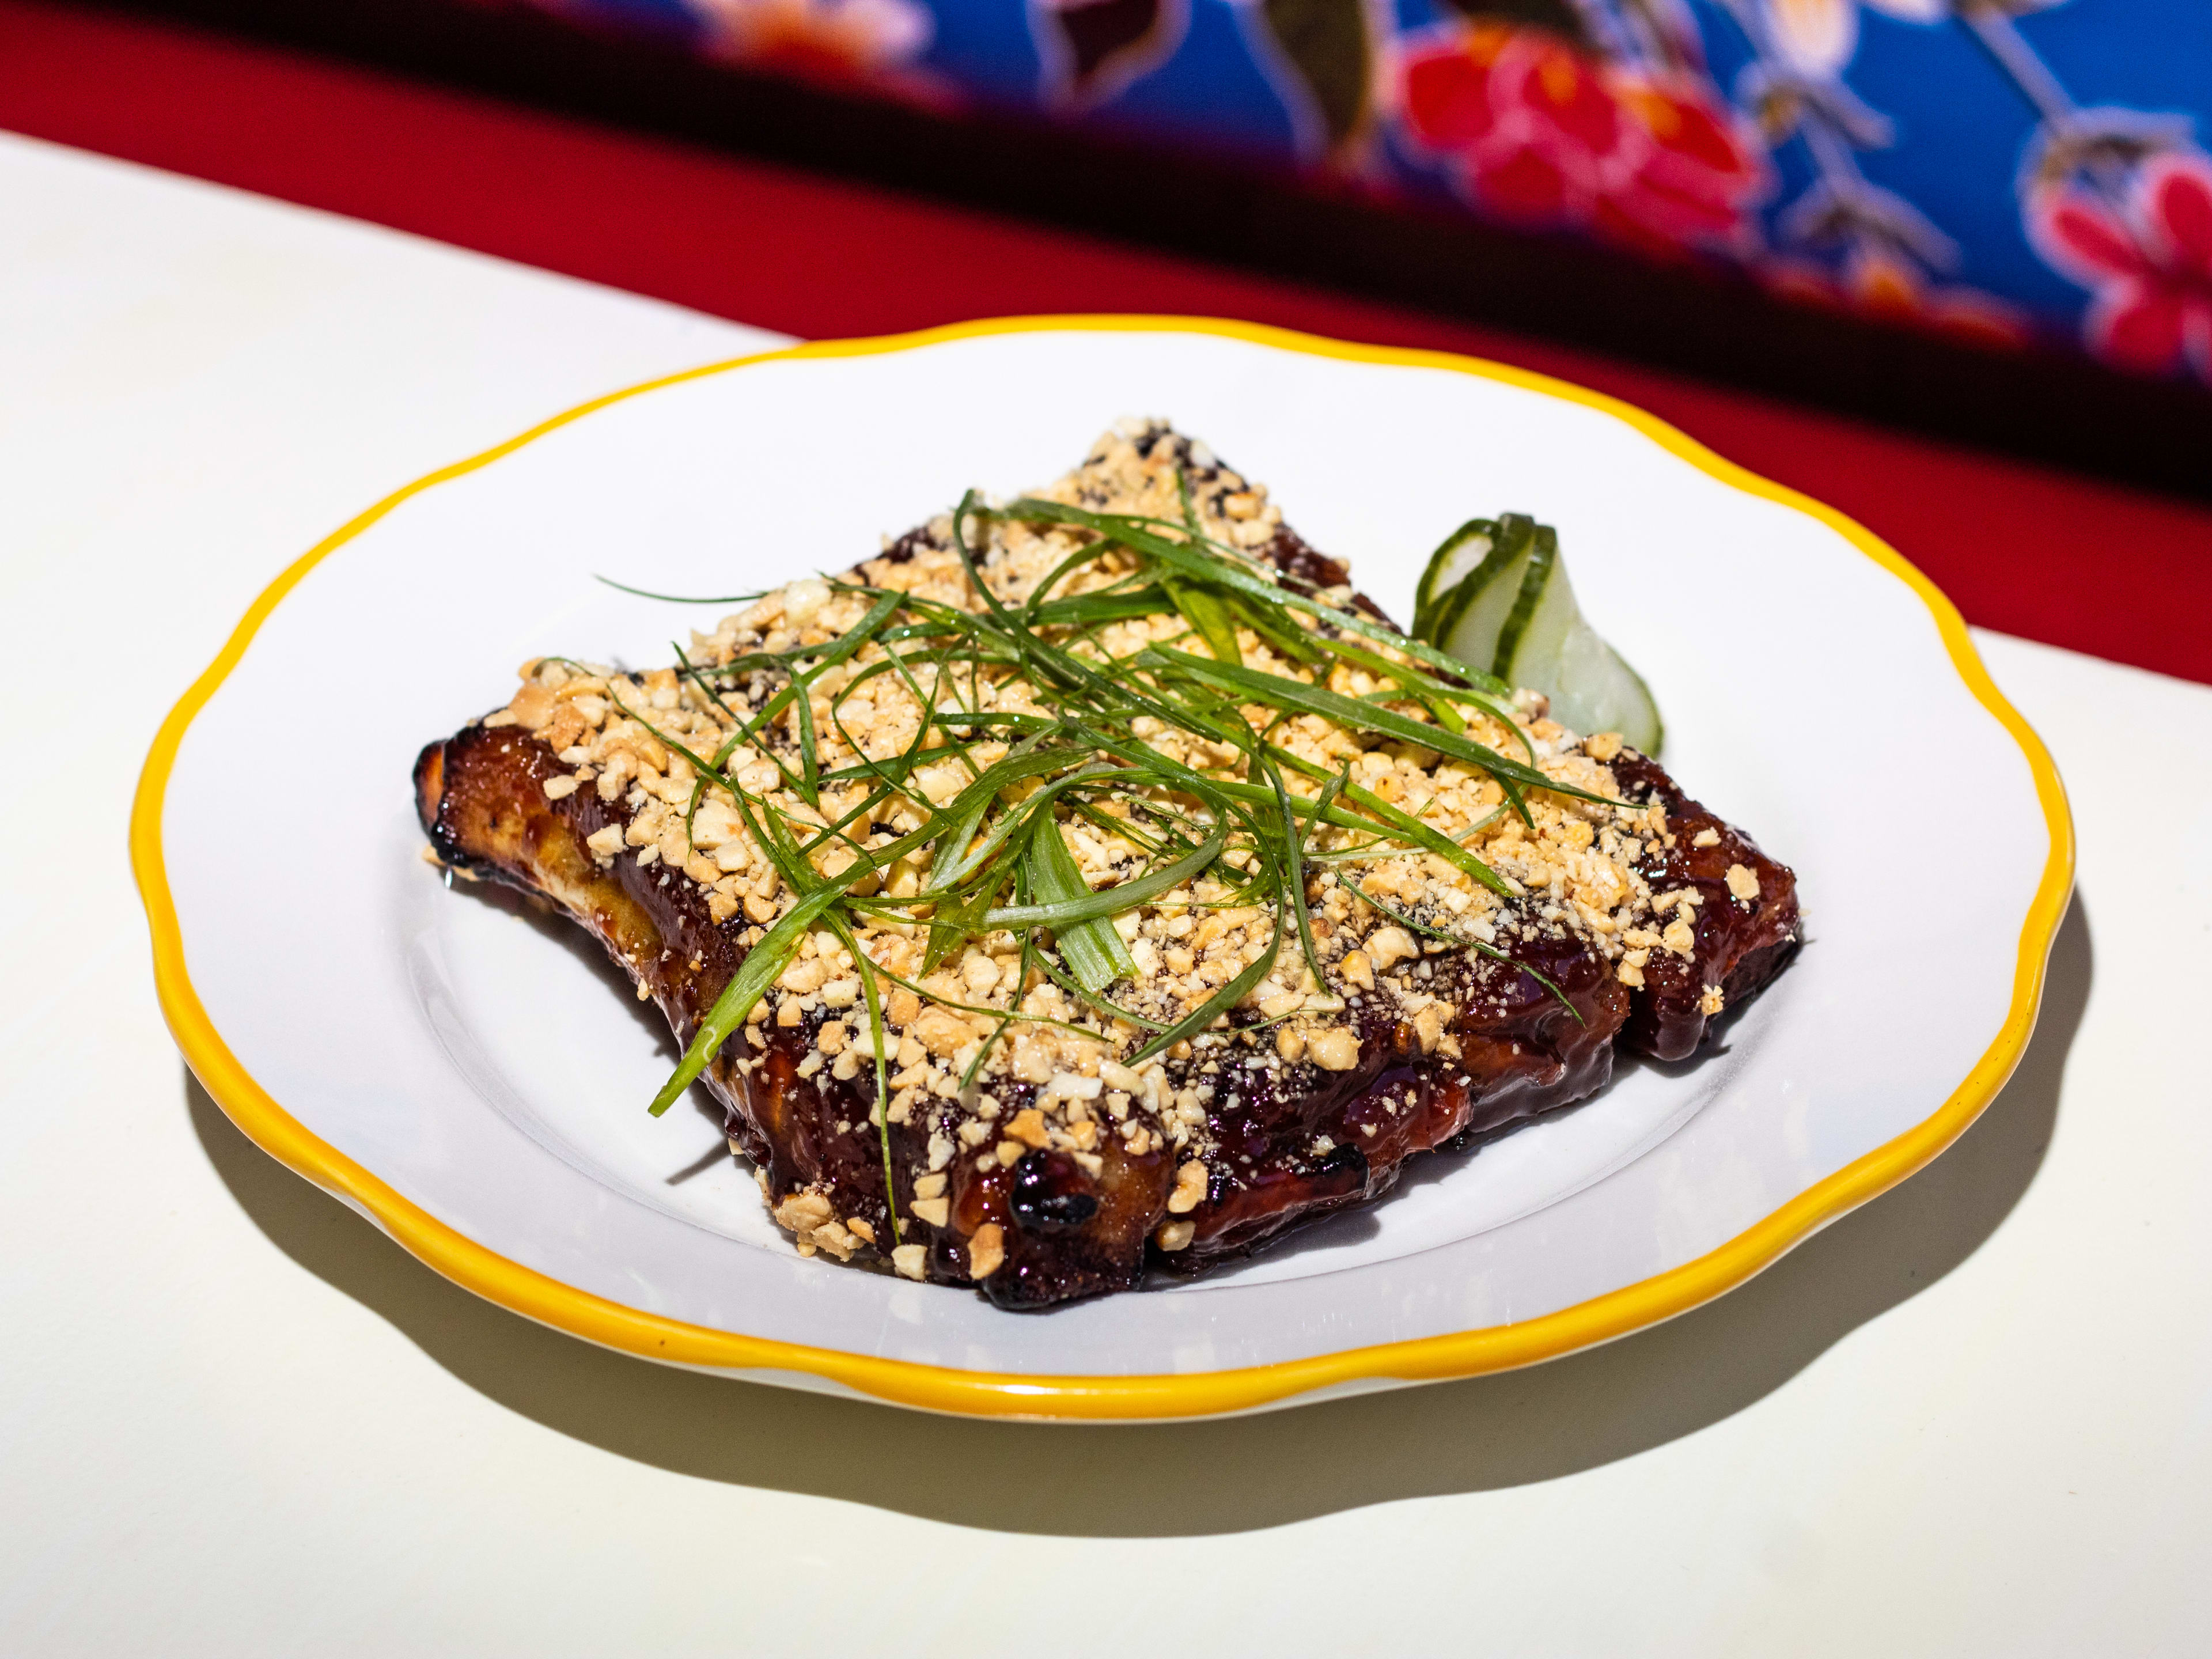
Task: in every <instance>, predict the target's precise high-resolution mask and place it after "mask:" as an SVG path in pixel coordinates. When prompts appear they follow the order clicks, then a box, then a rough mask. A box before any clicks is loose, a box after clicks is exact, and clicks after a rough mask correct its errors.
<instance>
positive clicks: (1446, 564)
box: [1416, 513, 1665, 755]
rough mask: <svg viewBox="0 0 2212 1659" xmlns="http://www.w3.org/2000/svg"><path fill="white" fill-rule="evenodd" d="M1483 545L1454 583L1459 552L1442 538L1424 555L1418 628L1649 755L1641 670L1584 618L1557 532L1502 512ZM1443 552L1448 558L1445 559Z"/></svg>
mask: <svg viewBox="0 0 2212 1659" xmlns="http://www.w3.org/2000/svg"><path fill="white" fill-rule="evenodd" d="M1489 539H1490V542H1491V549H1490V551H1489V552H1488V553H1487V554H1486V555H1485V556H1483V558H1482V559H1481V560H1480V562H1478V563H1476V564H1475V565H1474V568H1472V569H1468V571H1467V574H1464V575H1462V576H1460V577H1459V578H1458V580H1457V581H1456V582H1455V583H1452V584H1450V585H1447V583H1446V581H1445V580H1444V579H1446V578H1448V577H1449V576H1451V575H1452V574H1454V570H1455V563H1456V565H1457V567H1458V568H1465V557H1464V555H1463V553H1462V552H1460V551H1456V550H1453V544H1451V543H1449V542H1447V543H1446V544H1445V546H1444V547H1443V548H1440V549H1438V550H1437V556H1435V557H1434V558H1432V559H1431V561H1430V571H1431V574H1432V575H1433V576H1434V577H1435V578H1436V580H1433V581H1431V580H1429V578H1428V577H1426V576H1425V578H1424V585H1425V587H1427V588H1428V589H1429V593H1428V605H1427V614H1426V616H1425V617H1423V618H1422V620H1423V621H1424V622H1425V623H1426V624H1427V627H1426V628H1425V629H1423V628H1419V627H1417V629H1416V632H1417V633H1418V634H1419V635H1420V636H1421V637H1423V638H1425V639H1427V640H1428V641H1429V642H1430V643H1431V644H1433V645H1436V646H1437V647H1439V648H1441V649H1443V650H1444V651H1447V652H1449V653H1450V654H1451V655H1453V656H1455V657H1457V658H1458V659H1460V660H1461V661H1462V662H1464V663H1467V664H1468V665H1471V666H1473V667H1476V668H1480V669H1483V670H1485V671H1487V672H1490V673H1492V674H1495V675H1496V676H1497V677H1498V678H1499V679H1501V680H1504V682H1505V683H1506V684H1509V685H1525V686H1528V687H1529V688H1530V689H1531V690H1537V691H1541V692H1542V693H1544V695H1545V696H1547V697H1549V698H1550V699H1551V701H1552V714H1553V718H1554V719H1555V720H1558V721H1559V723H1560V724H1561V725H1563V726H1566V727H1568V728H1569V729H1570V730H1571V731H1576V732H1620V735H1621V737H1622V738H1624V739H1625V740H1626V742H1628V743H1629V744H1631V745H1632V746H1633V747H1635V748H1637V749H1640V750H1643V751H1644V753H1645V754H1647V755H1656V754H1657V753H1658V752H1659V746H1660V744H1661V743H1662V740H1663V738H1664V737H1665V727H1664V726H1663V724H1662V721H1661V720H1660V718H1659V706H1658V704H1657V703H1656V702H1654V701H1653V699H1652V696H1651V691H1650V687H1648V686H1647V685H1645V684H1644V680H1643V677H1642V676H1640V675H1639V674H1638V673H1637V671H1635V670H1634V669H1633V668H1631V667H1630V666H1629V665H1628V664H1627V663H1626V661H1624V660H1623V659H1622V658H1621V656H1620V653H1619V652H1617V651H1615V650H1614V649H1613V647H1611V646H1609V645H1607V643H1606V642H1605V641H1604V640H1603V639H1602V638H1601V637H1600V636H1599V635H1598V633H1597V631H1596V630H1595V629H1593V628H1591V627H1590V625H1589V623H1587V622H1585V621H1584V620H1583V614H1582V610H1581V607H1580V606H1579V605H1577V604H1576V603H1575V590H1574V584H1573V583H1572V582H1571V581H1570V580H1568V577H1567V568H1566V562H1565V560H1564V559H1563V558H1561V557H1560V556H1559V535H1558V532H1556V531H1554V530H1553V528H1552V527H1551V526H1549V525H1539V524H1537V523H1535V522H1534V520H1529V519H1528V518H1525V517H1523V516H1522V515H1521V514H1519V513H1504V514H1501V515H1500V516H1499V518H1498V521H1497V526H1496V528H1495V529H1494V530H1493V531H1492V532H1490V537H1489ZM1448 553H1449V554H1450V556H1449V557H1447V554H1448Z"/></svg>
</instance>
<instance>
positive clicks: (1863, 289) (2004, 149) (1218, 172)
mask: <svg viewBox="0 0 2212 1659" xmlns="http://www.w3.org/2000/svg"><path fill="white" fill-rule="evenodd" d="M11 9H12V8H11ZM130 12H136V13H137V14H139V15H142V16H146V15H154V16H166V17H167V18H169V19H173V20H178V21H184V22H187V23H190V24H194V25H197V26H201V27H210V26H212V27H216V28H220V29H222V30H223V31H226V32H228V33H233V34H236V35H242V36H245V37H248V38H252V39H256V40H262V41H266V42H271V43H281V44H283V45H286V46H292V47H295V48H297V47H306V48H308V49H310V50H312V51H314V52H318V53H321V54H325V55H331V56H337V57H341V58H350V59H353V60H355V61H356V62H361V63H367V64H375V65H378V66H380V67H382V68H384V69H386V70H403V71H405V72H406V73H408V74H410V75H413V76H429V77H435V78H436V79H438V80H441V81H444V82H448V83H453V84H458V85H460V86H463V87H467V88H475V89H478V90H482V91H488V92H491V93H494V94H499V95H501V96H503V97H506V98H509V99H519V100H526V101H527V102H529V103H532V104H534V105H537V106H540V107H543V108H546V109H550V110H556V111H560V112H564V113H568V114H571V115H583V116H586V117H588V118H593V119H597V120H600V121H611V122H615V123H618V124H621V125H626V126H629V127H632V128H641V129H647V130H650V131H655V132H658V133H660V134H664V135H669V136H674V137H681V138H685V139H689V140H691V141H694V142H700V143H707V144H709V145H713V146H716V147H719V148H722V149H728V150H733V151H736V152H739V153H743V154H747V155H755V156H760V157H765V158H769V159H773V160H776V161H785V162H795V163H798V164H800V165H802V166H805V167H810V168H813V169H821V170H828V171H830V172H833V173H839V174H842V175H844V176H847V177H848V178H857V179H864V180H866V181H869V182H872V183H877V184H881V185H892V186H895V187H897V188H899V189H902V190H904V191H916V192H921V193H923V194H925V195H927V196H931V197H937V198H939V199H941V200H950V201H954V202H958V203H962V204H969V205H973V206H978V207H982V208H987V209H991V210H998V211H1001V212H1010V213H1012V214H1017V215H1019V216H1024V217H1026V218H1030V219H1032V220H1042V221H1044V222H1049V223H1051V224H1053V225H1055V226H1058V227H1060V228H1070V229H1074V230H1078V231H1084V232H1089V233H1093V234H1103V235H1106V236H1109V237H1112V238H1115V239H1120V240H1131V241H1135V242H1139V243H1143V244H1148V245H1151V246H1155V247H1158V248H1164V249H1170V250H1173V251H1176V252H1182V253H1185V254H1194V255H1198V256H1200V257H1202V258H1206V259H1208V260H1212V261H1218V262H1222V263H1225V264H1233V265H1237V266H1242V267H1244V268H1247V269H1249V270H1256V271H1260V272H1264V273H1267V274H1269V275H1272V276H1279V277H1288V278H1291V279H1293V280H1297V281H1301V282H1304V283H1316V284H1321V285H1324V286H1326V287H1328V288H1329V289H1334V290H1337V291H1341V292H1348V293H1353V294H1358V295H1368V296H1372V297H1375V298H1377V299H1381V300H1384V301H1393V302H1398V303H1410V304H1413V305H1416V306H1419V307H1425V308H1429V309H1431V310H1434V311H1437V312H1440V313H1448V314H1450V315H1454V316H1458V317H1462V318H1467V319H1473V320H1475V321H1478V322H1480V323H1484V324H1488V325H1496V326H1500V327H1504V328H1507V329H1511V330H1515V331H1522V332H1524V333H1528V334H1533V335H1535V336H1539V337H1547V338H1550V339H1553V340H1557V341H1559V342H1563V343H1569V344H1571V345H1575V346H1580V347H1586V348H1592V349H1598V350H1601V351H1604V352H1607V353H1611V354H1616V355H1620V356H1626V357H1628V358H1631V359H1634V360H1638V361H1641V362H1647V363H1651V364H1656V365H1662V366H1664V367H1667V368H1674V369H1680V370H1684V371H1687V372H1689V373H1692V374H1696V375H1699V376H1700V377H1703V378H1705V379H1708V380H1717V381H1720V382H1723V383H1727V384H1730V385H1734V386H1741V387H1747V388H1752V389H1756V390H1760V391H1765V392H1775V393H1779V394H1781V395H1784V396H1786V397H1789V398H1794V399H1797V400H1801V401H1805V402H1809V403H1811V404H1816V405H1819V406H1822V407H1825V408H1828V409H1832V410H1840V411H1844V412H1848V413H1852V414H1857V415H1861V416H1869V417H1872V418H1875V419H1879V420H1881V421H1882V422H1885V423H1887V424H1890V425H1898V426H1904V427H1905V428H1911V429H1914V430H1917V431H1921V432H1923V433H1929V434H1932V435H1938V436H1943V437H1950V438H1954V439H1960V440H1964V441H1968V442H1971V443H1975V444H1978V445H1984V446H1990V447H1996V448H1999V449H2002V450H2006V451H2009V452H2012V453H2015V454H2019V455H2023V456H2027V457H2033V458H2035V459H2043V460H2048V461H2053V462H2057V463H2058V464H2061V465H2066V466H2069V467H2071V468H2075V469H2081V470H2087V471H2092V472H2095V473H2099V474H2102V475H2104V476H2106V477H2112V478H2115V479H2123V480H2126V481H2130V482H2133V483H2143V484H2149V485H2152V486H2154V487H2156V488H2160V489H2166V490H2171V491H2179V492H2181V493H2184V494H2186V495H2193V496H2200V497H2201V496H2204V495H2212V465H2208V464H2207V456H2208V454H2212V449H2208V447H2207V442H2206V440H2207V439H2208V437H2212V386H2208V382H2212V160H2208V158H2207V155H2206V152H2205V150H2204V149H2203V143H2204V142H2205V141H2206V139H2207V137H2208V136H2212V135H2208V126H2212V9H2208V8H2207V7H2206V6H2205V5H2204V4H2203V0H143V3H140V4H138V5H136V6H132V7H128V8H123V9H118V10H116V11H115V12H114V13H113V14H112V15H118V16H119V15H126V14H127V13H130ZM0 21H4V20H0ZM0 73H4V70H3V69H0ZM142 95H143V94H142ZM153 95H155V96H157V97H158V95H159V92H158V89H154V93H153ZM5 113H7V112H6V111H5V110H0V115H4V114H5ZM886 257H890V258H911V259H915V260H923V261H926V260H927V257H928V256H927V250H926V249H922V248H915V249H911V250H907V251H905V252H902V253H892V252H890V251H888V250H887V251H886ZM752 320H758V321H763V322H766V321H770V320H771V319H766V318H757V319H752ZM931 320H941V319H936V318H933V319H931Z"/></svg>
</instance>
